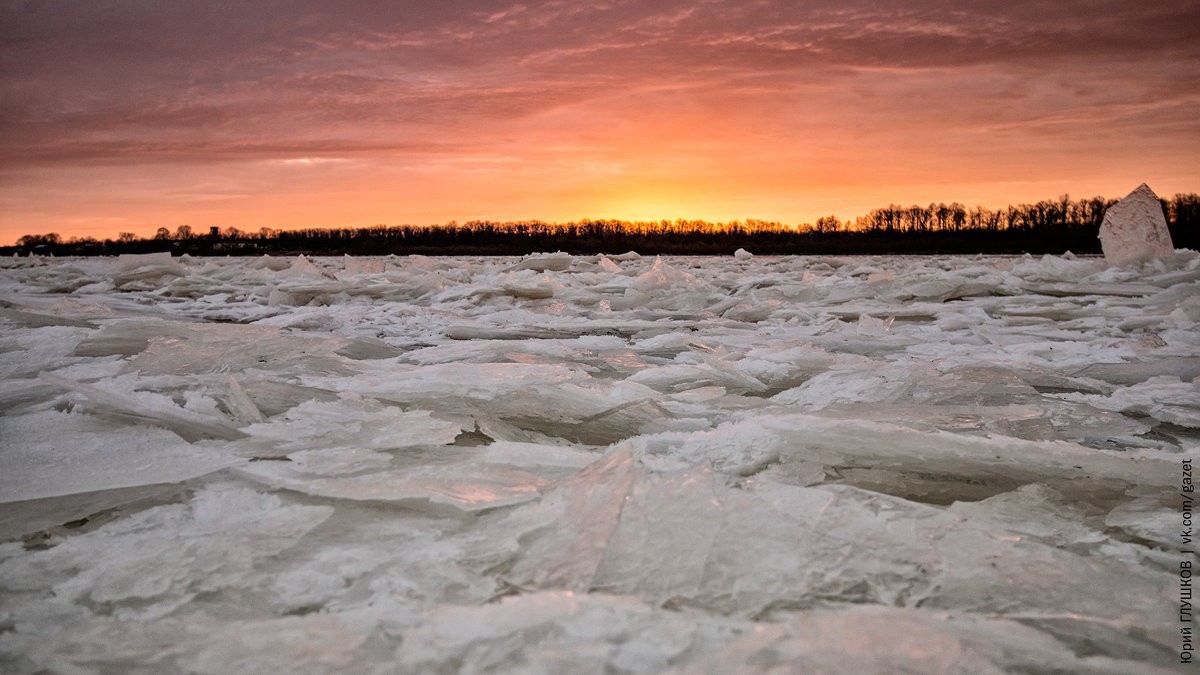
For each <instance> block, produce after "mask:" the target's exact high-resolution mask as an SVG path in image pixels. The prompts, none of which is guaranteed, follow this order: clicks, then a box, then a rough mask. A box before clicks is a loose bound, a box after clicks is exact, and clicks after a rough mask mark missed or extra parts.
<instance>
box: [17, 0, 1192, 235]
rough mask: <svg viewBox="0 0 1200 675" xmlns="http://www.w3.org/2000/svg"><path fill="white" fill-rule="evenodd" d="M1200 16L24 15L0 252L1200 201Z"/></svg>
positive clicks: (449, 7)
mask: <svg viewBox="0 0 1200 675" xmlns="http://www.w3.org/2000/svg"><path fill="white" fill-rule="evenodd" d="M1198 28H1200V3H1197V2H1195V1H1194V0H1161V1H1158V2H1154V3H1144V4H1139V3H1130V2H1128V0H1121V1H1120V2H1117V1H1115V0H1054V1H1022V0H1012V1H1005V2H995V1H994V0H987V1H983V0H978V1H970V2H945V1H939V0H902V1H900V2H888V3H883V2H864V1H860V0H836V1H835V0H828V1H826V0H821V1H809V2H806V1H803V0H761V1H755V0H738V1H711V2H677V1H674V0H658V1H655V2H645V1H644V0H601V1H599V2H571V1H567V0H549V1H546V2H533V1H530V2H515V3H514V2H503V1H499V2H492V1H484V0H466V1H462V2H457V1H456V2H450V1H435V0H425V1H422V2H414V1H405V0H400V1H389V2H385V1H383V0H343V1H340V2H316V1H315V0H254V1H253V2H244V1H241V0H189V1H188V2H164V1H162V0H147V1H133V0H86V1H85V0H77V1H71V0H65V1H55V0H20V1H13V0H0V244H4V243H11V242H13V241H15V240H16V239H17V238H18V237H19V236H21V235H23V234H32V233H38V234H40V233H46V232H57V233H59V234H60V235H62V236H63V237H64V238H67V237H83V236H94V237H98V238H106V237H115V236H116V235H117V233H119V232H133V233H135V234H137V235H140V236H150V235H153V233H154V232H155V230H156V229H157V228H159V227H167V228H168V229H170V230H172V231H173V230H175V229H176V228H177V227H178V226H180V225H183V224H188V225H190V226H192V227H193V228H194V229H200V230H207V228H208V227H210V226H217V227H222V228H224V227H230V226H232V227H238V228H240V229H243V230H248V231H257V230H258V229H259V228H262V227H269V228H296V227H327V226H328V227H341V226H351V227H358V226H370V225H375V224H380V223H382V224H418V225H420V224H432V223H446V222H449V221H458V222H466V221H469V220H475V219H490V220H497V221H500V220H528V219H539V220H546V221H559V222H565V221H570V220H578V219H583V218H621V219H642V220H651V219H654V220H657V219H662V218H667V219H675V218H688V219H692V218H701V219H707V220H713V221H724V220H732V219H747V218H760V219H765V220H774V221H780V222H783V223H785V224H799V223H805V222H814V221H815V220H816V219H817V218H819V217H821V216H825V215H835V216H838V217H839V218H842V219H843V220H846V219H852V218H854V217H855V216H857V215H862V214H865V213H867V212H868V211H870V210H871V209H873V208H878V207H882V206H887V205H888V204H893V203H894V204H901V205H910V204H929V203H931V202H939V201H944V202H953V201H957V202H961V203H964V204H967V205H983V206H987V207H991V208H996V207H1002V206H1005V205H1007V204H1010V203H1011V204H1016V203H1029V202H1034V201H1038V200H1041V199H1052V198H1055V197H1057V196H1059V195H1062V194H1070V195H1071V196H1072V197H1076V198H1079V197H1093V196H1098V195H1099V196H1105V197H1121V196H1124V195H1125V194H1127V193H1129V192H1130V191H1132V190H1133V189H1134V188H1135V187H1137V186H1138V184H1140V183H1142V182H1146V183H1148V184H1149V185H1150V187H1151V188H1153V189H1154V190H1155V191H1156V192H1158V193H1159V194H1160V195H1163V196H1171V195H1173V194H1175V193H1178V192H1200V160H1198V159H1197V158H1198V157H1200V40H1198V39H1197V29H1198Z"/></svg>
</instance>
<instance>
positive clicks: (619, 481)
mask: <svg viewBox="0 0 1200 675" xmlns="http://www.w3.org/2000/svg"><path fill="white" fill-rule="evenodd" d="M1198 326H1200V256H1198V255H1197V254H1196V253H1193V252H1190V251H1179V252H1177V253H1176V254H1175V255H1174V256H1172V257H1168V258H1164V259H1160V260H1156V261H1152V262H1149V263H1131V264H1128V265H1125V266H1121V267H1112V266H1109V265H1108V264H1106V262H1105V261H1104V260H1103V259H1101V258H1079V259H1076V258H1074V257H1072V256H1070V255H1067V256H1065V257H1045V258H1031V257H978V258H967V257H934V256H930V257H902V258H866V257H861V258H860V257H850V258H816V257H772V258H762V257H750V256H744V255H743V256H739V257H737V258H734V257H728V258H661V259H657V258H651V257H638V256H636V255H633V254H627V255H624V256H613V257H571V256H568V255H565V254H548V255H539V256H531V257H528V258H464V257H451V258H424V257H390V258H345V259H343V258H314V259H306V258H303V257H300V258H257V259H255V258H212V259H189V258H186V257H185V258H182V259H180V258H170V257H169V256H165V254H164V255H161V256H160V255H150V256H123V257H121V258H120V259H113V258H108V259H103V258H93V259H82V258H80V259H53V258H13V259H6V260H2V261H0V345H2V349H0V377H2V378H3V385H2V387H0V411H2V413H0V414H2V416H0V542H2V543H0V670H3V671H4V672H11V673H34V672H39V671H42V670H49V671H51V672H63V673H88V672H171V671H183V672H195V673H233V672H335V671H338V672H355V673H375V672H378V673H391V672H404V673H410V672H413V673H416V672H447V673H449V672H467V673H473V672H529V673H565V672H570V673H625V672H630V673H643V672H664V671H674V672H688V673H692V672H711V673H733V672H739V673H754V672H780V670H779V669H782V671H791V672H823V671H822V669H823V668H824V669H826V671H828V672H855V673H892V672H946V673H958V672H963V673H967V672H969V673H991V672H1006V671H1013V670H1015V671H1020V672H1030V671H1032V672H1044V671H1053V670H1058V671H1059V672H1095V673H1121V674H1126V673H1133V672H1160V671H1161V672H1173V670H1174V669H1176V668H1180V667H1181V665H1180V663H1179V662H1180V660H1181V657H1180V653H1181V651H1185V653H1187V652H1186V650H1190V649H1191V646H1192V644H1194V643H1193V642H1192V640H1193V639H1195V640H1200V637H1195V638H1192V637H1190V636H1189V634H1187V633H1184V632H1181V629H1183V628H1190V627H1191V626H1193V625H1194V624H1192V623H1189V622H1186V621H1182V620H1181V619H1182V618H1184V617H1183V615H1182V609H1181V607H1182V605H1181V602H1186V600H1184V599H1183V596H1182V593H1183V591H1181V587H1180V586H1181V581H1184V580H1187V579H1188V578H1190V573H1189V576H1185V577H1184V578H1183V579H1181V573H1182V572H1183V571H1186V570H1188V569H1189V568H1188V567H1187V565H1190V564H1191V563H1192V562H1193V561H1195V559H1196V556H1195V555H1194V554H1190V553H1184V552H1182V551H1186V550H1190V546H1191V545H1190V544H1189V543H1188V542H1187V541H1185V540H1184V538H1183V535H1184V534H1186V532H1187V529H1186V528H1185V527H1184V523H1185V521H1184V517H1185V513H1184V511H1185V510H1186V501H1185V500H1186V499H1188V498H1190V496H1191V493H1187V492H1183V490H1184V488H1185V481H1187V482H1188V483H1190V475H1191V474H1190V467H1191V466H1192V465H1193V464H1192V462H1194V461H1195V460H1198V459H1200V384H1198V383H1197V381H1196V377H1197V375H1200V330H1198ZM1198 534H1200V532H1198ZM1181 563H1186V565H1184V566H1183V568H1182V569H1181ZM1187 593H1188V595H1187V598H1190V597H1191V596H1190V586H1188V587H1187ZM1187 607H1190V604H1189V605H1187ZM1197 658H1200V657H1197Z"/></svg>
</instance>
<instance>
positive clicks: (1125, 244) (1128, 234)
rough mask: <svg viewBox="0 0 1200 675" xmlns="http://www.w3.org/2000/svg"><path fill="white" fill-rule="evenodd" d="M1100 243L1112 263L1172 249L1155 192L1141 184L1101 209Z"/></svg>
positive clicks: (1158, 253) (1169, 234)
mask: <svg viewBox="0 0 1200 675" xmlns="http://www.w3.org/2000/svg"><path fill="white" fill-rule="evenodd" d="M1100 246H1101V247H1102V248H1103V249H1104V257H1105V258H1106V259H1107V260H1108V262H1109V263H1111V264H1113V265H1124V264H1125V263H1127V262H1133V261H1140V260H1149V259H1151V258H1157V257H1163V256H1169V255H1171V254H1172V253H1174V252H1175V247H1174V246H1173V245H1172V243H1171V231H1170V230H1168V229H1167V219H1166V217H1165V216H1163V210H1162V204H1160V203H1159V201H1158V195H1156V194H1154V191H1153V190H1151V189H1150V187H1149V186H1147V185H1146V184H1145V183H1142V184H1141V185H1139V186H1138V187H1137V189H1135V190H1134V191H1133V192H1130V193H1129V194H1128V195H1126V196H1125V198H1124V199H1122V200H1121V201H1119V202H1117V203H1116V204H1114V205H1113V206H1112V207H1110V208H1109V209H1108V210H1107V211H1105V212H1104V222H1102V223H1100Z"/></svg>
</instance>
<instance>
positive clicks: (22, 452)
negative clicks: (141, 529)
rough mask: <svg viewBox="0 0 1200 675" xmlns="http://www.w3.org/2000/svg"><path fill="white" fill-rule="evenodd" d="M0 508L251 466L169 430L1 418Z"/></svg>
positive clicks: (74, 418)
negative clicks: (14, 503)
mask: <svg viewBox="0 0 1200 675" xmlns="http://www.w3.org/2000/svg"><path fill="white" fill-rule="evenodd" d="M0 437H2V438H3V439H4V441H3V443H0V466H3V467H4V468H3V471H0V503H8V502H15V501H22V500H28V499H42V498H46V497H56V496H60V495H69V494H76V493H82V492H95V491H97V490H109V489H113V488H121V487H133V486H137V485H150V484H155V483H177V482H180V481H185V480H188V479H191V478H195V477H197V476H203V475H205V474H209V473H212V472H214V471H218V470H220V469H223V468H226V467H230V466H235V465H238V464H242V463H244V462H245V460H244V459H242V458H240V457H238V456H236V455H234V454H232V453H230V452H229V451H228V450H226V449H223V448H217V447H213V446H201V445H192V444H190V443H187V442H185V441H184V440H183V439H182V438H180V437H179V436H178V435H176V434H174V433H172V432H170V431H167V430H165V429H160V428H155V427H145V426H134V427H130V426H125V425H119V424H114V423H112V422H108V421H104V420H101V419H97V418H94V417H91V416H88V415H81V414H77V413H62V412H56V411H49V412H39V413H34V414H28V415H20V416H4V417H0Z"/></svg>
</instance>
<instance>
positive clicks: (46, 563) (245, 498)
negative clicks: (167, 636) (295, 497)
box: [0, 485, 333, 619]
mask: <svg viewBox="0 0 1200 675" xmlns="http://www.w3.org/2000/svg"><path fill="white" fill-rule="evenodd" d="M332 513H333V508H332V507H329V506H304V505H285V504H284V503H283V502H282V501H281V500H280V498H279V497H277V496H274V495H264V494H259V493H256V492H253V491H251V490H247V489H245V488H239V487H235V486H231V485H216V486H212V487H208V488H206V489H204V490H202V491H200V492H199V493H197V494H196V496H195V497H194V498H193V499H192V500H191V501H190V502H189V503H188V504H171V505H165V506H157V507H154V508H150V509H147V510H145V511H141V512H139V513H135V514H133V515H131V516H129V517H128V518H125V519H122V520H120V521H116V522H113V523H109V524H107V525H105V526H104V527H102V528H100V529H97V530H94V531H92V532H87V533H84V534H81V535H78V536H75V537H71V538H69V539H66V540H65V541H63V542H62V543H60V544H58V545H57V546H55V547H54V548H51V549H48V550H45V551H35V552H33V553H31V554H29V555H25V556H16V557H8V559H7V560H5V561H4V562H2V563H0V589H4V590H5V591H6V592H7V593H14V594H15V593H20V592H22V591H34V592H35V593H36V594H40V593H42V592H43V590H42V589H44V588H46V586H47V584H52V587H53V589H54V595H55V600H54V602H53V604H55V605H59V606H61V607H63V608H64V609H65V608H69V607H70V606H71V603H74V604H75V610H74V612H73V613H75V614H77V615H83V616H86V613H87V610H86V609H85V606H86V605H93V606H97V607H108V608H109V611H111V613H112V614H113V615H114V616H116V617H138V618H142V619H154V618H157V617H159V616H163V615H165V614H168V613H170V612H172V611H174V610H176V609H178V608H179V607H181V606H183V605H184V604H186V603H187V602H189V601H191V600H192V599H193V598H195V597H196V596H197V595H199V594H203V593H214V592H218V591H221V590H225V589H229V590H235V589H237V588H239V587H244V586H246V585H248V580H249V579H250V578H252V577H253V575H255V574H257V573H258V572H256V570H255V564H256V562H258V561H261V560H263V559H266V558H269V557H270V556H273V555H275V554H277V553H279V552H280V551H283V550H284V549H286V548H288V547H290V546H292V545H293V544H294V543H295V542H296V541H297V540H298V539H299V538H300V537H302V536H303V535H304V534H305V533H307V532H308V531H309V530H311V529H312V528H314V527H316V526H317V525H319V524H320V523H321V522H323V521H324V520H325V519H326V518H328V517H329V516H330V515H331V514H332ZM35 597H36V596H35ZM33 607H41V609H36V610H34V609H32V608H33ZM47 610H49V608H46V607H45V606H44V605H33V606H31V611H47Z"/></svg>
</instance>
